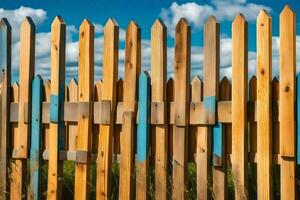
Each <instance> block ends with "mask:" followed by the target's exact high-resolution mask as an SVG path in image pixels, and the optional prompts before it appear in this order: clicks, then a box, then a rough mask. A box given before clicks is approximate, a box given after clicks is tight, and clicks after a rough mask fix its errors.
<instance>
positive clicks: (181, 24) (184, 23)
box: [176, 18, 190, 31]
mask: <svg viewBox="0 0 300 200" xmlns="http://www.w3.org/2000/svg"><path fill="white" fill-rule="evenodd" d="M189 26H190V25H189V23H188V21H187V20H186V19H185V18H180V20H179V21H178V23H177V25H176V31H177V30H180V29H182V28H184V27H189Z"/></svg>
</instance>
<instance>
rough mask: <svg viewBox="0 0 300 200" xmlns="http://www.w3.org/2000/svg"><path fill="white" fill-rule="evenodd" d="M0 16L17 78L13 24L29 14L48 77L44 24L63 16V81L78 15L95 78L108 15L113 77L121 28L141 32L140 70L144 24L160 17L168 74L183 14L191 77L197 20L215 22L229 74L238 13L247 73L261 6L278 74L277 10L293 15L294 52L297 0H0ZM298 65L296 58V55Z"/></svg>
mask: <svg viewBox="0 0 300 200" xmlns="http://www.w3.org/2000/svg"><path fill="white" fill-rule="evenodd" d="M0 2H1V4H0V6H1V7H0V8H1V9H0V17H7V18H8V20H9V21H10V23H11V25H12V27H13V45H14V47H13V58H14V59H13V76H14V77H13V79H14V80H17V79H18V78H17V77H18V66H19V59H18V56H19V52H18V51H19V32H18V31H19V25H20V23H21V21H22V19H23V18H24V17H25V16H26V15H29V16H31V17H32V18H33V21H34V22H35V24H36V28H37V29H36V31H37V37H36V73H39V74H42V76H43V77H45V78H49V76H50V36H51V34H50V25H51V23H52V20H53V19H54V17H55V16H56V15H60V16H62V17H63V19H64V20H65V22H66V24H67V25H68V26H67V58H66V65H67V80H69V79H70V77H76V76H77V57H78V28H79V26H80V23H81V22H82V20H83V19H84V18H88V19H89V20H90V21H91V22H92V23H93V24H94V25H95V29H96V34H95V79H99V78H100V77H101V66H102V57H101V54H102V44H103V32H102V28H103V25H104V24H105V22H106V21H107V19H108V18H109V17H113V18H115V19H116V20H117V22H118V23H119V25H120V59H119V76H120V77H122V74H123V69H124V63H123V61H124V38H125V29H126V27H127V25H128V23H129V22H130V20H133V19H134V20H135V21H136V22H137V23H138V24H139V26H140V27H141V30H142V69H144V70H149V67H150V56H151V55H150V46H149V39H150V28H151V26H152V23H153V22H154V21H155V19H156V18H161V19H163V21H164V22H165V24H166V25H167V27H168V75H169V76H172V71H173V64H172V63H173V56H174V51H173V41H174V40H173V37H174V31H173V30H174V27H175V25H176V22H177V20H178V19H179V18H180V17H185V18H187V20H188V21H189V22H190V25H191V28H192V60H191V66H192V75H194V74H198V75H200V76H202V66H203V48H202V47H203V33H202V32H203V23H204V22H205V20H206V19H207V17H208V16H209V15H215V16H216V17H217V19H218V21H219V22H220V24H221V43H220V46H221V75H226V76H229V77H230V75H231V21H232V20H233V18H234V16H235V15H236V14H237V13H238V12H242V13H243V14H244V15H245V17H246V19H247V20H248V21H249V73H250V74H251V75H252V74H255V68H256V53H255V51H256V25H255V23H256V16H257V14H258V12H259V11H260V10H261V9H267V10H268V11H269V13H270V15H271V16H272V19H273V72H274V75H278V68H279V66H278V63H279V60H278V59H279V58H278V49H279V40H278V32H279V25H278V22H279V14H280V12H281V10H282V9H283V7H284V5H285V4H289V5H290V6H291V7H292V8H293V9H294V10H295V12H296V13H299V16H297V21H298V23H297V35H299V36H298V37H297V50H298V49H299V51H298V52H300V3H299V2H298V3H297V0H292V1H283V0H273V1H271V0H264V1H262V0H261V1H258V0H256V1H252V0H202V1H169V0H151V1H141V0H139V1H137V0H131V1H128V0H111V1H99V0H98V1H97V0H88V1H82V0H81V1H80V0H43V1H37V0H14V1H11V0H1V1H0ZM297 65H298V66H300V57H299V56H298V57H297Z"/></svg>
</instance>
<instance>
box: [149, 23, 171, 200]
mask: <svg viewBox="0 0 300 200" xmlns="http://www.w3.org/2000/svg"><path fill="white" fill-rule="evenodd" d="M151 86H152V95H151V100H152V102H166V100H167V93H166V88H167V28H166V26H165V25H164V24H163V22H162V21H160V20H156V21H155V22H154V24H153V25H152V28H151ZM153 129H154V134H155V148H156V149H155V174H156V176H155V189H156V190H155V198H156V199H162V200H163V199H166V198H167V194H168V193H167V169H168V127H167V125H166V124H163V125H156V126H154V127H153Z"/></svg>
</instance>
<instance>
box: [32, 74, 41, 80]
mask: <svg viewBox="0 0 300 200" xmlns="http://www.w3.org/2000/svg"><path fill="white" fill-rule="evenodd" d="M41 80H43V78H42V76H41V75H40V74H37V75H36V76H35V77H34V78H33V81H41Z"/></svg>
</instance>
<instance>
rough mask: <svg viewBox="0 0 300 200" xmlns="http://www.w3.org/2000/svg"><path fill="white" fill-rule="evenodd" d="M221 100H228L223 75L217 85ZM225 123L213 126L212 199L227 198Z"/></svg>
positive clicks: (228, 86) (229, 94) (229, 92)
mask: <svg viewBox="0 0 300 200" xmlns="http://www.w3.org/2000/svg"><path fill="white" fill-rule="evenodd" d="M219 96H220V101H221V100H230V98H231V84H230V82H229V80H228V79H227V78H226V77H224V78H223V79H222V81H221V83H220V85H219ZM226 134H227V132H226V125H225V124H222V123H217V124H216V125H215V126H214V127H213V164H214V166H213V171H212V173H213V192H214V196H213V197H214V199H220V200H221V199H227V162H226V146H227V144H228V143H227V142H226Z"/></svg>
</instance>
